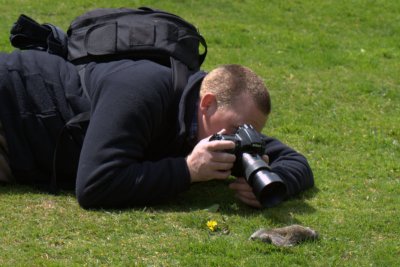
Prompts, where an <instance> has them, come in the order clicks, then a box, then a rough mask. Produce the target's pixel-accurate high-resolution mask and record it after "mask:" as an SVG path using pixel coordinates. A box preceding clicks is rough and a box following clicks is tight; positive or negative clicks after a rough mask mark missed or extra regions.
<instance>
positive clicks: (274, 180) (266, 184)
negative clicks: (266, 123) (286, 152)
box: [210, 124, 287, 207]
mask: <svg viewBox="0 0 400 267" xmlns="http://www.w3.org/2000/svg"><path fill="white" fill-rule="evenodd" d="M214 140H228V141H232V142H234V143H235V148H234V149H232V150H228V151H226V152H228V153H231V154H234V155H235V156H236V161H235V163H234V165H233V168H232V172H231V173H232V175H233V176H236V177H245V179H246V181H247V182H248V183H249V185H250V186H251V187H252V189H253V192H254V194H255V195H256V197H257V199H258V200H259V201H260V203H261V204H262V205H263V206H264V207H272V206H275V205H277V204H279V203H280V202H281V201H282V200H283V199H284V198H285V196H286V192H287V188H286V184H285V183H284V182H283V181H282V179H281V178H280V177H279V176H278V175H277V174H275V173H273V172H272V171H271V167H270V166H269V165H268V164H267V163H266V162H265V161H264V160H263V159H262V156H263V155H264V154H265V147H266V140H265V138H264V136H263V135H261V134H260V133H258V132H257V131H256V130H255V129H254V128H253V127H252V126H251V125H248V124H244V125H243V126H240V127H239V128H238V129H237V131H236V133H235V134H232V135H224V134H214V135H213V136H211V138H210V141H214Z"/></svg>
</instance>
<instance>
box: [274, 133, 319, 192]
mask: <svg viewBox="0 0 400 267" xmlns="http://www.w3.org/2000/svg"><path fill="white" fill-rule="evenodd" d="M266 154H267V155H268V156H269V160H270V166H271V168H272V171H273V172H274V173H276V174H278V175H279V177H280V178H281V179H282V180H283V181H284V182H285V183H286V186H287V197H290V196H293V195H296V194H298V193H299V192H301V191H303V190H305V189H308V188H311V187H313V186H314V177H313V173H312V170H311V168H310V166H309V164H308V162H307V159H306V158H305V157H304V156H303V155H301V154H300V153H298V152H296V151H295V150H293V149H292V148H290V147H288V146H286V145H284V144H283V143H281V142H280V141H278V140H277V139H274V138H270V137H268V138H267V146H266Z"/></svg>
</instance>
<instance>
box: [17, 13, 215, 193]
mask: <svg viewBox="0 0 400 267" xmlns="http://www.w3.org/2000/svg"><path fill="white" fill-rule="evenodd" d="M10 33H11V35H10V42H11V44H12V45H13V46H14V47H16V48H19V49H36V50H41V51H47V52H48V53H51V54H55V55H58V56H60V57H62V58H64V59H66V60H68V61H70V62H71V63H73V64H75V65H77V68H78V70H79V74H80V77H81V84H82V88H83V91H84V92H85V93H86V92H87V90H86V86H85V82H84V76H85V64H87V63H89V62H107V61H112V60H119V59H149V60H152V61H155V62H157V63H159V64H162V65H166V66H170V67H171V69H172V81H173V86H174V91H175V99H176V101H178V99H179V98H180V95H181V93H182V91H183V89H184V87H185V85H186V83H187V80H188V77H189V74H190V72H194V71H197V70H199V69H200V66H201V64H202V63H203V61H204V60H205V57H206V55H207V44H206V41H205V40H204V38H203V37H202V36H201V35H200V33H199V32H198V30H197V29H196V28H195V27H194V26H193V25H192V24H190V23H189V22H187V21H185V20H184V19H182V18H181V17H179V16H177V15H174V14H171V13H168V12H165V11H161V10H156V9H151V8H148V7H141V8H138V9H128V8H119V9H113V8H100V9H94V10H91V11H89V12H87V13H84V14H83V15H81V16H79V17H77V18H76V19H75V20H73V21H72V23H71V24H70V26H69V28H68V31H67V34H66V33H65V32H63V31H62V30H61V29H60V28H58V27H57V26H54V25H52V24H48V23H46V24H39V23H37V22H36V21H34V20H33V19H31V18H29V17H28V16H26V15H23V14H22V15H20V17H19V18H18V20H17V21H16V22H15V23H14V25H13V27H12V29H11V32H10ZM200 45H202V46H203V49H204V51H203V53H200V51H199V46H200ZM86 95H87V96H88V94H87V93H86ZM89 119H90V114H89V112H84V113H81V114H78V115H77V116H75V117H73V118H72V119H71V120H69V121H68V122H67V123H66V125H65V126H64V128H63V130H62V131H61V133H60V136H59V141H58V143H57V147H56V150H55V155H54V163H53V164H54V166H53V169H54V171H53V177H52V181H51V191H52V192H57V191H58V185H57V184H59V185H61V184H68V183H69V182H70V183H71V182H74V179H72V180H73V181H72V180H71V176H73V177H74V176H75V175H76V172H75V170H76V169H77V166H74V167H73V168H72V169H71V168H70V167H67V166H65V164H64V162H66V161H69V162H71V158H70V157H69V158H65V157H64V155H65V154H73V155H79V151H80V148H81V145H82V142H83V138H84V134H85V132H86V127H87V122H88V121H89ZM58 151H68V152H69V153H63V154H58V153H57V152H58ZM74 162H78V159H75V160H74ZM62 187H73V185H66V186H62Z"/></svg>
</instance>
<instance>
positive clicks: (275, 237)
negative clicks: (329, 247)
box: [250, 224, 318, 247]
mask: <svg viewBox="0 0 400 267" xmlns="http://www.w3.org/2000/svg"><path fill="white" fill-rule="evenodd" d="M317 238H318V233H317V232H316V231H314V230H312V229H311V228H309V227H304V226H301V225H298V224H293V225H290V226H286V227H282V228H275V229H269V230H266V229H259V230H257V231H255V232H254V233H253V234H252V235H251V236H250V240H261V241H263V242H266V243H272V244H274V245H276V246H280V247H291V246H294V245H296V244H299V243H301V242H304V241H306V240H315V239H317Z"/></svg>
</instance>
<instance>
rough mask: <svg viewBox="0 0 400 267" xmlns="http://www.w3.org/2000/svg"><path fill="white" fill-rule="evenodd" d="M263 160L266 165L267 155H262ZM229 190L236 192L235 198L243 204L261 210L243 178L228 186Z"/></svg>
mask: <svg viewBox="0 0 400 267" xmlns="http://www.w3.org/2000/svg"><path fill="white" fill-rule="evenodd" d="M263 160H264V161H265V162H266V163H269V158H268V156H267V155H263ZM229 188H230V189H232V190H234V191H236V194H235V196H236V198H238V199H239V200H240V201H242V202H243V203H245V204H247V205H249V206H252V207H254V208H262V205H261V203H260V202H259V201H258V200H257V198H256V196H255V195H254V193H253V189H252V188H251V187H250V185H249V184H248V183H247V181H246V179H245V178H243V177H239V178H237V179H236V180H235V181H234V182H232V183H231V184H229Z"/></svg>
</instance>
